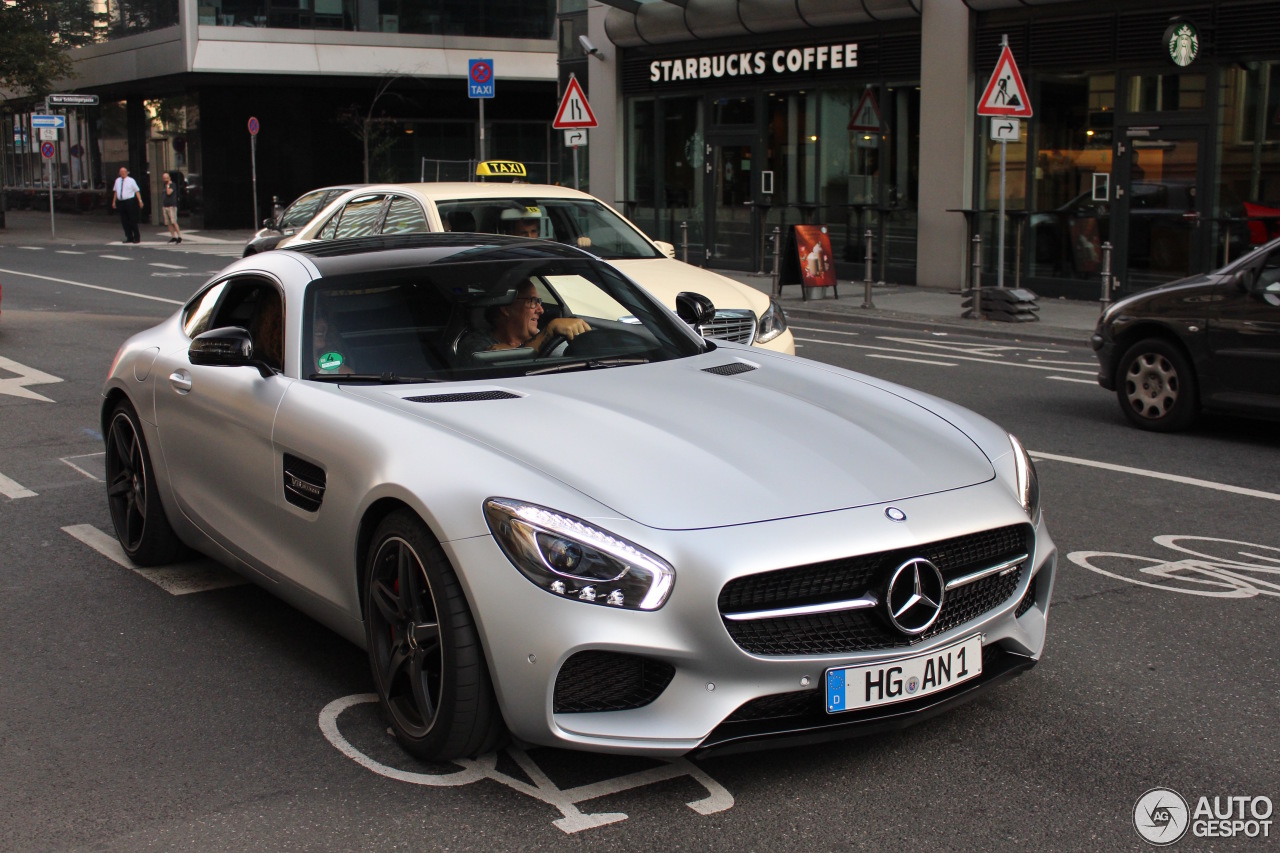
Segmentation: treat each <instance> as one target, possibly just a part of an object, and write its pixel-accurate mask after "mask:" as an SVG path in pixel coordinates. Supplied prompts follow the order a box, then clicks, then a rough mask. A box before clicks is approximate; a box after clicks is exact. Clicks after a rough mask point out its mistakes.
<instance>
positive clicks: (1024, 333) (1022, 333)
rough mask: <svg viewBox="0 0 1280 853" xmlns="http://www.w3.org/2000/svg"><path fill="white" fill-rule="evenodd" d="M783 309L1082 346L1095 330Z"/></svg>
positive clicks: (806, 316) (837, 319) (804, 315)
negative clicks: (1086, 330)
mask: <svg viewBox="0 0 1280 853" xmlns="http://www.w3.org/2000/svg"><path fill="white" fill-rule="evenodd" d="M783 310H785V311H786V312H787V320H788V322H790V321H792V320H796V319H803V320H825V321H827V322H831V323H844V324H846V325H851V326H852V325H863V324H872V325H877V326H889V327H891V328H901V329H908V330H912V331H936V330H945V331H947V332H949V333H954V334H981V335H986V336H989V337H1001V338H1010V339H1013V340H1021V341H1038V342H1042V343H1055V344H1070V345H1072V346H1082V347H1088V346H1089V336H1090V335H1091V334H1092V332H1085V331H1081V330H1079V329H1064V328H1062V327H1060V326H1045V325H1041V324H1039V323H995V322H992V321H990V320H965V319H962V318H959V317H925V316H921V315H919V314H911V315H904V314H896V313H893V312H888V311H882V310H879V309H876V310H875V313H871V312H870V311H868V312H867V313H863V314H854V313H848V312H846V311H816V310H814V309H811V308H794V307H789V306H787V305H783Z"/></svg>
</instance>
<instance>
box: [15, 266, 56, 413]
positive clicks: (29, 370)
mask: <svg viewBox="0 0 1280 853" xmlns="http://www.w3.org/2000/svg"><path fill="white" fill-rule="evenodd" d="M0 272H5V270H0ZM0 370H5V371H8V372H9V373H16V374H18V375H17V376H15V377H13V378H12V379H0V394H9V395H11V396H14V397H22V398H24V399H27V400H40V401H41V402H44V403H52V402H53V400H50V399H49V398H48V397H46V396H44V395H43V394H37V393H36V392H35V391H31V390H28V389H27V387H26V386H28V385H48V384H50V383H53V382H61V381H62V379H60V378H59V377H57V376H53V375H51V374H48V373H45V372H44V371H41V370H36V369H35V368H34V367H27V366H26V365H24V364H18V362H16V361H13V360H12V359H8V358H5V357H4V356H0Z"/></svg>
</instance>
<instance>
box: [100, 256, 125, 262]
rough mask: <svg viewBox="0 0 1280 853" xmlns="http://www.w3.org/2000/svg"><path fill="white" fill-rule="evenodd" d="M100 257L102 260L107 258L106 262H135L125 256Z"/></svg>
mask: <svg viewBox="0 0 1280 853" xmlns="http://www.w3.org/2000/svg"><path fill="white" fill-rule="evenodd" d="M98 257H100V258H105V259H106V260H108V261H131V260H133V258H126V257H124V256H123V255H98Z"/></svg>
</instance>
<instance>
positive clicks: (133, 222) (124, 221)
mask: <svg viewBox="0 0 1280 853" xmlns="http://www.w3.org/2000/svg"><path fill="white" fill-rule="evenodd" d="M111 208H112V210H118V211H120V224H121V226H123V227H124V242H126V243H141V242H142V234H141V233H139V231H138V218H139V217H140V216H141V215H142V191H141V190H140V189H139V188H138V182H137V181H135V180H134V179H133V178H131V177H129V170H128V169H127V168H125V167H124V166H121V167H120V177H118V178H116V183H115V188H114V189H113V191H112V195H111Z"/></svg>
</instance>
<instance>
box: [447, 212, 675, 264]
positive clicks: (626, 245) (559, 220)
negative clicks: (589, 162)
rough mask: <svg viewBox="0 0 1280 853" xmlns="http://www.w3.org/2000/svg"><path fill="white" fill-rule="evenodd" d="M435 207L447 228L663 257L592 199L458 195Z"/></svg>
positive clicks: (618, 256)
mask: <svg viewBox="0 0 1280 853" xmlns="http://www.w3.org/2000/svg"><path fill="white" fill-rule="evenodd" d="M436 208H437V210H438V211H439V213H440V221H441V222H443V223H444V225H445V228H446V229H447V230H449V231H474V232H480V233H483V234H511V235H514V236H517V237H539V238H543V239H548V240H555V241H557V242H560V243H565V244H566V245H569V246H576V247H578V248H579V249H584V250H586V251H588V252H590V253H591V254H593V255H595V256H596V257H599V258H604V259H605V260H608V261H618V260H631V259H636V258H659V257H662V253H661V252H659V251H658V250H657V249H656V248H654V246H653V244H652V243H650V242H649V240H648V239H647V238H646V237H645V236H644V235H643V234H641V233H640V232H639V231H637V230H636V229H635V228H634V227H633V226H632V225H631V224H630V223H628V222H627V221H626V220H625V219H623V218H622V217H621V216H619V215H618V214H616V213H614V212H613V211H612V210H610V209H609V208H608V207H606V206H605V205H603V204H601V203H600V202H598V201H596V200H595V199H582V198H542V197H518V198H509V199H495V198H476V199H457V200H450V201H437V202H436Z"/></svg>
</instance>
